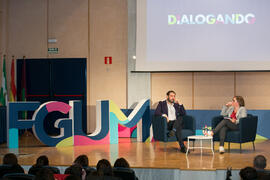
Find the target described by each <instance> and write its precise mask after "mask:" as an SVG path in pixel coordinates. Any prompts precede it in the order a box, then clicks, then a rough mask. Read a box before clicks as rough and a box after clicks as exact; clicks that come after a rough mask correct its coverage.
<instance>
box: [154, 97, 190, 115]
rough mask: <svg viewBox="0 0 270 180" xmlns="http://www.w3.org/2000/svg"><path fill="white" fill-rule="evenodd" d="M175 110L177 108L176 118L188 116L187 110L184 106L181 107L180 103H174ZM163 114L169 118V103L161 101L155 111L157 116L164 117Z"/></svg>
mask: <svg viewBox="0 0 270 180" xmlns="http://www.w3.org/2000/svg"><path fill="white" fill-rule="evenodd" d="M173 106H174V108H175V116H176V118H177V117H179V116H184V115H186V110H185V108H184V106H183V105H180V104H178V103H174V105H173ZM162 114H166V115H167V116H168V106H167V101H166V100H165V101H159V103H158V106H157V109H156V111H155V115H156V116H162Z"/></svg>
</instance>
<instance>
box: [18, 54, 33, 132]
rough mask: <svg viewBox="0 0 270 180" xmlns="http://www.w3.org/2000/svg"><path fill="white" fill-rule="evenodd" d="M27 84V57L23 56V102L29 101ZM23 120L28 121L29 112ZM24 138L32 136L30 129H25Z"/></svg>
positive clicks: (25, 113) (24, 115)
mask: <svg viewBox="0 0 270 180" xmlns="http://www.w3.org/2000/svg"><path fill="white" fill-rule="evenodd" d="M26 86H27V84H26V62H25V56H23V70H22V87H21V100H22V101H27V99H26V98H27V87H26ZM23 118H24V119H25V120H26V119H27V111H24V112H23ZM23 136H32V133H31V132H29V131H28V129H25V132H24V133H23Z"/></svg>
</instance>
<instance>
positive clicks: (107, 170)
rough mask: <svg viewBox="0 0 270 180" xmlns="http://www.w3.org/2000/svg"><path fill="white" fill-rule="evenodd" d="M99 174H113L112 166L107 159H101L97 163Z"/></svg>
mask: <svg viewBox="0 0 270 180" xmlns="http://www.w3.org/2000/svg"><path fill="white" fill-rule="evenodd" d="M97 175H98V176H112V175H113V171H112V166H111V163H110V162H109V161H108V160H107V159H101V160H99V161H98V163H97Z"/></svg>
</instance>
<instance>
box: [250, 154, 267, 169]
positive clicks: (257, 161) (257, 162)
mask: <svg viewBox="0 0 270 180" xmlns="http://www.w3.org/2000/svg"><path fill="white" fill-rule="evenodd" d="M253 166H254V168H255V169H265V167H266V158H265V157H264V156H263V155H258V156H256V157H255V158H254V161H253Z"/></svg>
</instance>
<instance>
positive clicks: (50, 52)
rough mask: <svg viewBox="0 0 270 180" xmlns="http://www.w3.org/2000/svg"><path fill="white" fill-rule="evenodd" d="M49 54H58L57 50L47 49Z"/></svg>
mask: <svg viewBox="0 0 270 180" xmlns="http://www.w3.org/2000/svg"><path fill="white" fill-rule="evenodd" d="M48 53H49V54H58V48H48Z"/></svg>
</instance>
